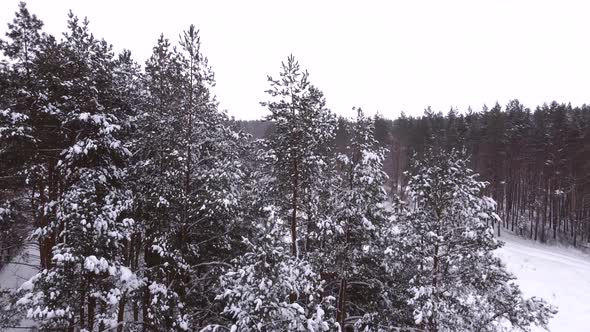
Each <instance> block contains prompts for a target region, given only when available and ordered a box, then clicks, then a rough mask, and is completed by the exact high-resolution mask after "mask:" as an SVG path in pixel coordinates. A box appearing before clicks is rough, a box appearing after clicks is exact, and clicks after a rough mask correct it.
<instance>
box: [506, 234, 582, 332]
mask: <svg viewBox="0 0 590 332" xmlns="http://www.w3.org/2000/svg"><path fill="white" fill-rule="evenodd" d="M500 239H501V240H502V241H504V242H506V245H505V246H504V247H503V248H501V249H499V250H498V255H499V256H500V257H501V258H502V259H503V261H504V262H505V263H506V265H507V267H508V270H509V271H510V272H512V273H514V274H515V275H516V277H517V278H518V284H519V285H520V287H521V289H522V291H523V292H524V293H525V295H527V296H539V297H542V298H544V299H545V300H547V301H548V302H549V303H551V304H553V305H556V306H558V310H559V312H558V313H557V315H556V316H555V317H554V318H553V319H552V320H551V322H550V323H549V329H550V331H551V332H584V331H590V327H589V323H590V256H589V255H586V254H583V253H581V252H579V251H577V250H575V249H572V248H560V247H548V246H545V245H542V244H539V243H535V242H533V241H529V240H526V239H522V238H518V237H516V236H514V235H511V234H508V233H506V232H504V234H502V236H501V237H500ZM534 331H544V330H543V329H541V328H537V329H535V330H534Z"/></svg>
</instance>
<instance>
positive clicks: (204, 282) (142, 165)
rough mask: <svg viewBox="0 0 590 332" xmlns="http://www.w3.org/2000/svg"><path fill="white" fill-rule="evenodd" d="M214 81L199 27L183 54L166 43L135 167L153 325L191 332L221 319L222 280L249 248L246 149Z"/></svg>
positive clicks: (146, 311) (147, 310) (159, 49)
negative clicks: (244, 242) (242, 233)
mask: <svg viewBox="0 0 590 332" xmlns="http://www.w3.org/2000/svg"><path fill="white" fill-rule="evenodd" d="M214 83H215V81H214V76H213V73H212V71H211V69H210V68H209V66H208V64H207V59H206V58H205V57H204V56H203V54H202V53H201V50H200V38H199V36H198V31H197V30H196V29H195V28H194V26H191V27H189V29H188V30H187V31H185V32H184V33H183V34H182V36H181V41H180V48H178V49H177V48H172V47H171V46H170V44H169V42H168V40H166V39H165V38H164V37H163V36H162V37H160V39H159V40H158V43H157V45H156V47H154V53H153V55H152V56H151V58H150V59H149V60H148V62H147V63H146V75H145V86H146V89H147V97H146V103H145V108H144V109H145V112H144V114H142V116H141V117H140V119H139V126H140V134H141V136H140V137H138V138H137V142H136V149H137V151H138V152H137V155H136V158H137V160H136V163H135V166H134V173H135V175H134V178H135V181H134V183H135V184H134V186H135V187H136V190H135V192H136V199H137V203H138V205H137V209H136V215H137V218H138V219H139V220H142V225H143V229H142V231H141V234H140V235H138V237H140V238H141V239H142V243H143V244H142V247H143V248H144V249H143V259H144V260H145V264H146V267H147V269H146V271H145V280H146V288H145V289H144V296H143V299H142V306H143V310H142V313H143V315H142V316H143V319H144V323H145V325H144V326H146V328H148V327H149V328H151V329H179V330H183V329H188V328H193V327H200V326H204V325H207V324H209V322H210V321H211V320H213V321H215V320H216V319H217V318H216V317H214V315H212V313H213V312H214V311H213V310H211V306H213V305H215V304H214V303H213V301H214V299H215V296H216V294H217V292H216V290H217V287H218V280H219V279H218V278H217V277H216V276H217V275H221V274H222V273H223V272H224V270H225V267H226V265H227V263H228V261H229V259H230V258H231V257H233V256H235V251H236V248H237V247H240V246H241V245H240V244H239V243H237V242H238V241H239V239H240V237H239V236H238V235H237V234H238V233H239V230H240V227H241V220H242V219H241V213H242V210H241V204H240V197H241V195H242V192H241V189H240V188H241V185H242V183H243V180H244V177H245V174H244V166H243V164H242V161H241V160H240V158H242V154H243V151H244V148H245V146H246V145H245V144H244V137H243V135H242V134H241V133H239V132H236V131H234V129H233V128H232V127H231V126H230V125H229V124H228V119H227V116H226V114H225V113H223V112H220V111H219V110H218V109H217V102H216V101H215V98H214V96H213V95H212V94H211V88H212V86H213V85H214ZM187 317H191V318H192V319H190V320H189V319H188V318H187Z"/></svg>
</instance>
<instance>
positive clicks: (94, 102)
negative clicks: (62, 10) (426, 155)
mask: <svg viewBox="0 0 590 332" xmlns="http://www.w3.org/2000/svg"><path fill="white" fill-rule="evenodd" d="M68 27H69V33H68V34H66V36H65V40H63V41H62V42H61V43H60V44H59V45H58V46H57V47H56V48H55V49H54V52H55V53H53V54H52V55H53V56H54V57H55V58H56V62H57V61H59V62H60V65H61V67H60V69H59V70H55V71H53V72H52V76H53V80H54V83H56V84H58V86H52V85H48V86H46V87H45V89H46V90H45V91H44V93H43V94H41V96H42V97H43V98H46V99H47V100H49V101H52V103H50V104H48V105H47V106H46V108H45V109H44V110H43V111H44V112H46V113H47V114H48V115H49V116H51V119H52V120H53V122H54V123H55V127H53V128H54V130H55V132H54V135H57V139H55V140H52V142H53V143H54V144H55V143H57V144H55V145H53V146H52V149H50V150H51V151H55V153H54V154H53V158H55V159H54V160H52V162H51V163H49V164H48V168H47V169H45V170H43V171H47V172H48V173H47V174H48V175H47V178H46V179H47V180H45V181H48V182H49V185H50V186H49V194H48V196H47V197H46V198H45V199H42V202H44V204H43V205H42V206H41V212H40V213H42V215H43V217H44V219H45V220H46V222H44V223H41V224H38V225H37V227H36V229H35V232H34V234H35V236H37V237H38V238H39V239H40V240H41V243H42V245H43V246H44V248H43V249H44V251H42V254H43V255H46V257H42V267H43V268H44V269H43V270H42V271H41V272H40V273H38V274H37V275H35V276H34V277H33V278H31V280H29V281H28V282H26V283H25V284H23V286H22V287H21V291H22V297H21V299H20V300H19V301H18V302H17V304H18V305H22V306H24V307H26V308H28V312H27V316H29V317H31V318H34V319H36V320H39V321H40V323H41V325H42V326H46V327H52V328H60V329H64V330H65V329H67V330H74V329H75V328H77V327H78V328H85V329H87V330H93V329H94V328H102V329H104V328H105V327H112V326H115V325H116V324H117V310H118V304H119V300H120V298H121V294H122V293H123V292H125V291H126V290H127V289H128V288H134V287H136V286H137V283H136V280H135V277H134V275H133V274H132V273H131V272H130V270H129V269H128V268H127V267H126V266H124V265H123V264H122V257H123V254H122V251H121V247H122V243H123V241H125V240H128V239H129V236H130V234H131V231H132V229H133V225H134V222H133V220H132V219H128V218H125V217H124V213H125V211H126V210H128V209H129V208H130V207H131V202H132V201H131V195H130V193H129V191H128V190H127V189H126V188H125V185H124V182H125V178H126V159H127V158H128V156H129V151H128V150H127V149H126V148H125V146H124V144H123V142H122V140H121V139H122V135H123V128H125V127H127V126H128V116H127V114H121V113H120V106H121V105H122V104H123V101H122V100H120V97H121V96H120V95H118V94H117V93H116V92H115V91H114V87H113V67H114V61H113V59H112V58H113V55H112V52H111V48H110V46H109V45H107V44H106V42H105V41H99V40H96V39H95V38H94V37H93V36H92V35H91V34H90V32H89V30H88V22H87V21H86V20H85V21H83V22H82V23H81V24H80V22H79V20H78V18H77V17H75V16H74V15H73V14H71V13H70V16H69V21H68ZM39 195H43V193H39ZM97 244H100V245H98V246H97ZM44 259H45V260H44Z"/></svg>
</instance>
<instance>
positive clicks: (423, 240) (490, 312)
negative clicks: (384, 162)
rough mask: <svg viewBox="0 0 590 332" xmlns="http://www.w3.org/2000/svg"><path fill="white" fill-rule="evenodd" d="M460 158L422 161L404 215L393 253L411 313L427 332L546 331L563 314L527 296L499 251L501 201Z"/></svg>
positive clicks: (435, 155)
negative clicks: (552, 319) (538, 328)
mask: <svg viewBox="0 0 590 332" xmlns="http://www.w3.org/2000/svg"><path fill="white" fill-rule="evenodd" d="M485 186H486V183H485V182H480V181H478V180H477V179H476V174H473V172H472V171H471V170H470V169H469V168H468V167H467V160H466V158H465V157H463V156H462V155H461V154H460V153H458V152H456V151H454V150H453V151H451V152H448V153H445V152H433V151H432V150H429V151H428V152H427V153H426V155H425V157H424V159H423V160H421V161H416V163H415V165H414V175H412V176H411V177H410V180H409V183H408V187H409V196H410V199H411V204H410V205H411V206H412V208H411V209H405V208H404V207H403V206H398V208H399V209H400V210H401V213H400V215H399V216H398V218H399V220H398V221H399V224H398V226H397V228H396V232H395V234H396V235H397V236H396V238H397V241H398V244H397V245H395V246H392V247H390V248H389V249H388V250H387V251H386V254H387V255H386V257H387V260H388V261H389V264H390V265H389V266H390V267H394V266H396V267H397V268H393V269H392V273H399V274H403V275H405V276H406V277H407V279H408V281H409V283H407V284H406V285H407V287H408V289H407V291H408V295H409V296H408V298H407V303H408V305H409V306H408V307H407V310H410V311H412V312H413V316H414V320H415V324H416V325H417V326H419V327H421V328H423V329H425V330H427V331H508V330H512V329H513V328H517V329H521V330H523V331H528V330H529V327H530V326H531V325H539V326H542V327H546V324H547V322H548V320H549V318H550V317H551V316H552V315H553V314H554V313H555V309H554V308H553V307H552V306H550V305H548V304H546V303H545V302H544V301H543V300H541V299H538V298H531V299H527V298H524V297H523V296H522V293H521V291H520V289H519V288H518V286H517V285H516V284H515V282H514V277H513V276H512V275H511V274H510V273H508V272H507V271H506V269H505V267H504V265H503V263H502V262H501V260H500V259H499V258H498V257H496V256H495V255H494V253H493V251H494V250H495V249H497V248H499V247H500V246H501V245H502V243H501V242H500V241H499V240H497V239H496V238H495V237H494V234H493V230H492V220H494V219H497V218H498V216H497V215H496V214H495V213H494V209H495V202H494V201H493V200H492V199H491V198H489V197H485V196H482V195H481V191H482V189H483V188H484V187H485Z"/></svg>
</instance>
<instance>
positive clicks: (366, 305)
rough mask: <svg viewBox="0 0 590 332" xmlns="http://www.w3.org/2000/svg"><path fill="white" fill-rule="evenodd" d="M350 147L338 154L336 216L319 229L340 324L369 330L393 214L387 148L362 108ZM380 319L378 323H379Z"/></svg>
mask: <svg viewBox="0 0 590 332" xmlns="http://www.w3.org/2000/svg"><path fill="white" fill-rule="evenodd" d="M348 132H349V134H348V135H349V136H350V137H351V140H350V143H349V144H348V146H347V147H346V152H345V153H342V154H339V155H338V156H337V157H336V159H337V169H338V171H339V174H338V180H337V183H336V186H337V189H336V191H335V195H333V197H332V198H331V199H332V208H333V216H332V218H330V219H327V221H326V223H323V224H322V225H321V226H320V229H321V234H322V241H321V243H322V249H323V250H321V251H320V252H319V253H318V255H319V258H320V259H319V260H320V261H321V262H323V264H322V267H321V269H322V271H323V272H324V275H325V276H326V277H328V276H329V277H328V278H327V280H328V281H329V282H328V285H330V286H331V287H330V289H326V292H330V291H332V292H333V293H334V295H336V297H337V316H336V320H337V322H338V323H339V324H340V327H341V328H342V329H345V327H348V328H353V327H354V328H355V329H364V328H365V327H367V326H368V325H367V324H368V323H369V322H370V321H372V320H373V318H375V315H376V314H377V313H378V312H379V306H380V305H381V303H380V301H378V300H376V299H379V298H380V293H381V292H382V290H383V287H382V284H383V278H382V277H383V276H385V274H384V273H383V272H384V271H383V269H382V267H381V264H380V261H379V257H380V255H379V253H380V252H381V251H382V250H380V248H381V244H382V241H381V239H380V236H381V231H382V230H383V229H384V227H386V223H387V220H388V215H389V212H388V211H387V209H386V203H387V194H386V191H385V189H384V185H385V183H386V181H387V175H386V174H385V173H384V172H383V160H384V158H385V157H384V156H385V153H386V152H385V149H383V148H380V147H379V146H378V144H377V141H376V140H375V138H374V122H373V121H372V120H371V118H369V117H367V116H365V115H364V113H363V111H362V110H361V109H360V108H359V109H357V117H356V120H355V121H354V122H352V123H351V124H350V125H349V128H348ZM379 319H380V318H377V320H379Z"/></svg>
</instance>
